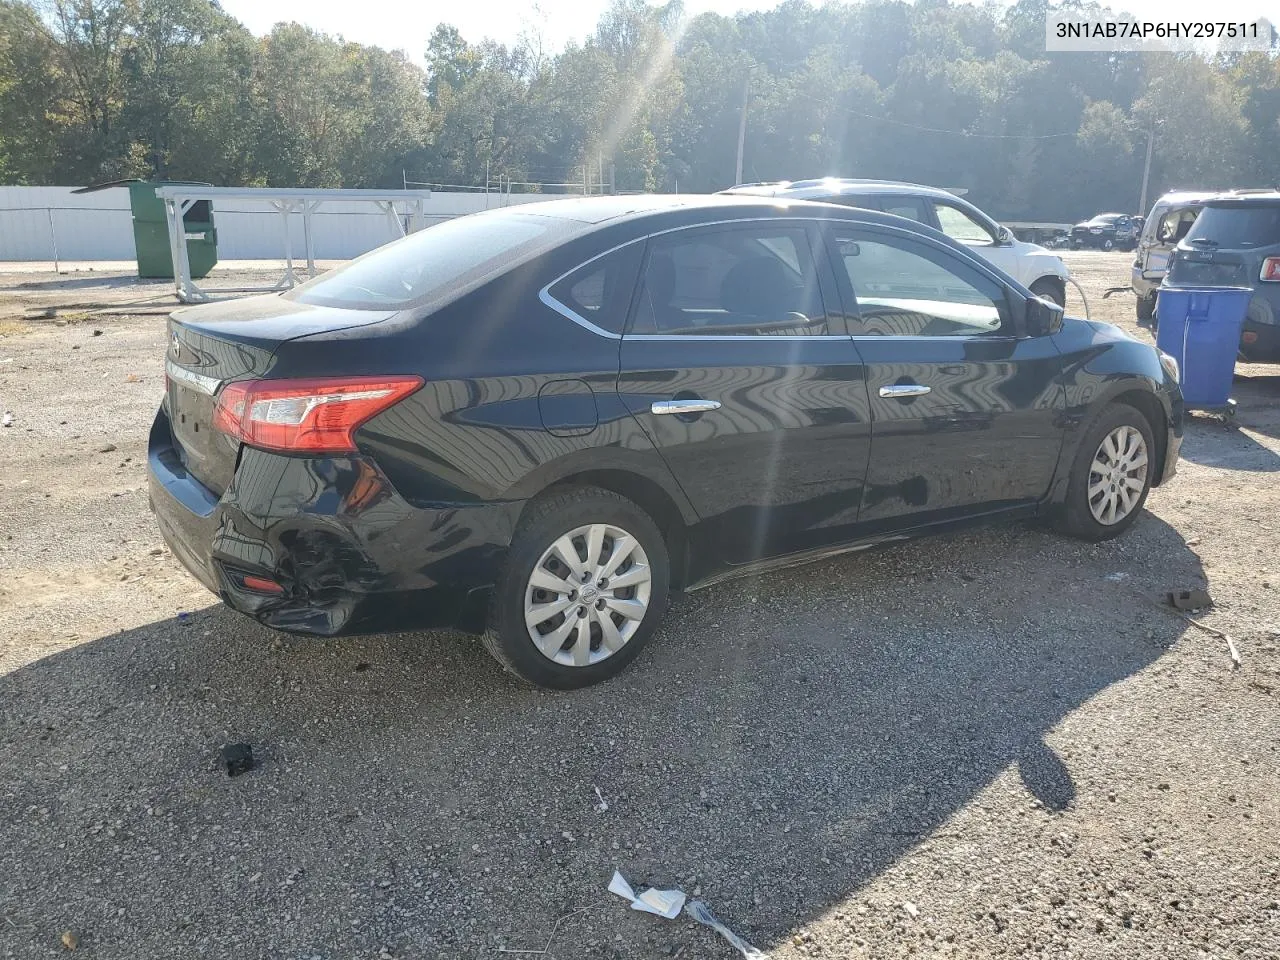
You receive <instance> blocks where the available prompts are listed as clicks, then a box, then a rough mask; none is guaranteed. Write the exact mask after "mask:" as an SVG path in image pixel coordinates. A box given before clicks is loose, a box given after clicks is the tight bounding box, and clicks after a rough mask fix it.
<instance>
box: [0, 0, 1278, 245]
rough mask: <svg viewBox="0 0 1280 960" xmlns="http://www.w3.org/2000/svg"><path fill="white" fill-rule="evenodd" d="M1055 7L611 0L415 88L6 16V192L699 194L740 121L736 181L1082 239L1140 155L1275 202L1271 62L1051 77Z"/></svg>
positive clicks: (462, 53)
mask: <svg viewBox="0 0 1280 960" xmlns="http://www.w3.org/2000/svg"><path fill="white" fill-rule="evenodd" d="M1045 9H1046V0H1019V2H1017V3H1015V4H1014V5H1013V6H1011V7H1007V8H1003V9H1001V8H998V7H997V6H996V5H993V4H988V5H984V6H976V5H972V4H962V3H961V4H957V3H951V2H949V0H918V2H916V3H914V4H908V3H904V2H900V0H865V2H859V3H839V2H834V3H828V4H826V5H824V6H822V7H820V8H819V7H814V6H811V5H809V4H808V3H807V2H804V0H786V2H784V3H782V4H781V5H780V6H778V7H776V8H774V9H772V10H768V11H764V12H759V13H741V14H738V15H736V16H720V15H716V14H703V15H700V16H696V17H686V16H684V14H683V11H682V9H681V7H680V4H679V2H678V0H672V2H668V3H667V4H665V5H662V6H655V5H650V4H648V3H646V2H645V0H614V3H613V6H611V7H610V8H609V9H608V10H607V12H606V13H605V14H604V15H603V17H602V18H601V19H600V22H599V23H598V25H597V27H596V30H595V32H594V34H593V35H592V36H591V37H590V38H588V39H587V40H586V41H585V42H582V43H573V44H570V45H568V46H567V47H566V48H565V49H563V50H561V51H559V52H554V53H552V52H548V50H547V48H546V45H545V44H544V42H543V40H542V38H540V37H539V36H537V35H536V34H533V35H529V36H525V37H523V38H522V39H521V40H520V41H519V42H517V43H515V44H513V45H511V46H506V45H503V44H500V43H496V42H493V41H485V42H482V43H470V42H468V41H467V40H466V39H464V38H463V37H462V35H461V34H460V33H459V32H458V31H457V30H456V29H455V28H453V27H451V26H448V25H441V26H439V27H438V28H437V29H436V30H435V31H434V33H433V34H432V35H431V36H430V37H427V38H423V43H424V48H425V68H423V67H419V66H418V65H417V64H415V63H413V62H411V61H410V60H408V59H407V58H406V57H405V55H404V54H403V53H400V52H394V51H386V50H383V49H380V48H378V47H370V46H364V45H361V44H357V43H349V42H345V41H344V40H342V39H341V38H340V37H334V36H328V35H325V34H323V33H319V32H317V31H315V30H312V29H309V28H307V27H305V26H301V25H299V24H296V23H282V24H278V25H276V27H275V28H274V29H273V30H272V31H271V32H270V33H269V34H267V35H266V36H263V37H255V36H253V34H251V33H250V32H249V31H248V30H247V29H246V28H245V27H244V26H243V25H242V24H240V23H239V22H238V21H237V20H235V19H234V18H233V17H231V16H229V15H227V14H226V13H225V12H224V11H222V10H221V8H220V7H219V6H218V5H217V3H216V2H213V0H43V2H42V3H40V4H36V5H33V4H32V3H29V2H25V0H0V182H2V183H18V184H82V183H90V182H95V181H101V180H109V179H115V178H123V177H132V176H142V177H159V178H166V179H175V180H198V181H207V182H211V183H214V184H219V185H270V186H302V187H390V186H400V185H401V183H402V176H403V175H404V172H405V171H408V175H409V178H410V179H413V180H424V181H430V182H438V183H449V184H473V185H481V184H483V183H484V182H485V177H486V173H487V174H488V175H489V176H490V177H492V178H494V179H497V178H498V177H502V178H504V179H506V180H513V181H517V182H573V183H580V182H582V180H583V178H584V176H585V177H586V179H588V180H589V181H591V182H592V184H593V186H594V185H598V184H599V182H600V180H601V179H604V180H605V181H606V182H608V181H610V180H611V181H612V185H613V186H614V187H616V189H617V190H619V191H672V190H677V189H679V190H681V191H688V192H703V191H710V190H716V189H721V188H724V187H726V186H729V185H731V184H732V183H733V182H734V180H735V177H736V170H735V167H736V162H737V153H738V139H739V133H740V130H739V125H740V122H741V120H742V114H743V109H744V104H745V112H746V131H745V137H744V138H743V151H742V161H743V178H744V179H746V180H774V179H799V178H802V177H811V176H823V175H838V176H857V177H878V178H886V179H898V180H911V181H916V182H921V183H929V184H935V185H939V186H950V187H957V186H961V187H966V188H968V189H969V191H970V193H969V196H970V197H971V198H972V199H974V200H976V201H977V202H978V203H979V204H981V205H982V206H984V207H985V208H987V209H988V210H989V211H990V212H991V213H993V214H994V215H996V216H1000V217H1004V218H1010V219H1014V218H1021V219H1028V218H1035V219H1046V220H1048V219H1053V220H1064V219H1065V220H1073V219H1078V218H1079V217H1081V216H1083V215H1086V214H1090V213H1093V212H1096V211H1098V210H1103V209H1114V210H1120V211H1130V212H1132V211H1134V210H1136V208H1137V205H1138V192H1139V189H1140V181H1141V176H1142V169H1143V163H1144V159H1145V155H1146V150H1147V144H1148V139H1149V138H1150V139H1151V142H1152V148H1153V149H1152V167H1151V189H1150V191H1149V197H1154V196H1156V195H1158V194H1159V193H1160V192H1161V191H1163V190H1165V189H1171V188H1175V187H1187V188H1191V187H1227V186H1259V185H1274V184H1280V57H1278V56H1277V55H1276V53H1275V52H1274V51H1273V52H1272V53H1271V54H1262V53H1251V54H1233V55H1220V56H1217V57H1213V58H1207V57H1202V56H1195V55H1182V54H1168V53H1158V54H1157V53H1151V54H1145V53H1144V54H1107V53H1046V52H1045V50H1044V22H1045V21H1044V16H1045ZM1081 9H1087V10H1093V11H1095V12H1096V11H1098V10H1099V9H1100V8H1098V7H1097V6H1096V5H1093V4H1083V5H1081ZM409 42H411V41H410V40H409V38H406V43H409ZM584 168H585V171H584Z"/></svg>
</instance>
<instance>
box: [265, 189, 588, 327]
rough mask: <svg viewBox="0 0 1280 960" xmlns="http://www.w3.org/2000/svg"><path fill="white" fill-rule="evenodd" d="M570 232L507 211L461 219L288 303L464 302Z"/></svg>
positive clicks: (312, 285) (313, 284) (385, 305)
mask: <svg viewBox="0 0 1280 960" xmlns="http://www.w3.org/2000/svg"><path fill="white" fill-rule="evenodd" d="M573 231H574V224H573V222H572V221H567V220H559V219H553V218H551V217H538V216H529V215H527V214H526V215H521V214H516V213H506V212H505V211H504V212H502V213H483V214H474V215H472V216H467V217H458V218H457V219H454V220H446V221H445V222H444V223H441V224H438V225H436V226H434V227H428V228H426V229H425V230H419V231H418V232H417V233H413V234H410V235H409V236H407V237H405V238H404V239H402V240H397V241H395V242H394V243H389V244H387V245H386V246H384V247H379V248H378V249H376V250H374V251H372V252H370V253H366V254H365V255H364V256H362V257H360V258H359V259H356V260H352V261H351V262H350V263H348V264H346V265H345V266H342V267H339V268H338V269H336V270H333V271H331V272H329V273H326V274H324V275H323V276H320V277H316V278H315V279H314V280H309V281H307V282H306V283H304V284H302V285H301V286H300V287H297V288H296V289H294V290H293V291H291V292H290V293H287V294H285V296H286V297H287V298H288V299H291V300H298V301H301V302H302V303H314V304H319V305H321V306H328V307H355V308H367V309H370V310H388V309H391V310H399V309H404V308H406V307H411V306H418V305H420V304H424V303H427V302H430V301H436V300H442V299H444V298H446V297H450V296H454V295H457V294H460V293H462V292H464V291H465V290H467V289H469V288H471V287H474V286H476V285H477V284H479V283H480V282H482V281H484V280H486V279H488V278H489V277H492V276H494V275H496V274H497V273H500V272H502V271H504V270H506V269H508V268H509V267H511V266H513V265H515V264H516V263H518V262H519V261H521V260H523V259H524V258H526V257H528V256H531V255H533V254H536V253H540V252H542V251H544V250H546V249H549V248H550V247H552V246H554V245H555V244H556V243H557V242H559V241H560V240H561V239H563V238H564V237H566V236H568V235H569V234H571V233H572V232H573Z"/></svg>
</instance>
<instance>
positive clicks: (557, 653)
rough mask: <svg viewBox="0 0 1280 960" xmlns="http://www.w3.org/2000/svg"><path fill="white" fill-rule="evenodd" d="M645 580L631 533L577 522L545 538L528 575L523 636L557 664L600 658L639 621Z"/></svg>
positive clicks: (649, 579) (642, 558) (645, 606)
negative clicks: (544, 545)
mask: <svg viewBox="0 0 1280 960" xmlns="http://www.w3.org/2000/svg"><path fill="white" fill-rule="evenodd" d="M652 586H653V575H652V572H651V571H650V569H649V558H648V557H647V556H646V555H645V552H644V548H643V547H641V546H640V541H639V540H638V539H636V537H634V536H632V535H631V534H630V533H628V532H627V531H626V530H623V529H622V528H621V527H619V526H617V525H615V524H611V523H592V524H588V525H586V526H582V527H577V528H575V529H573V530H570V531H569V532H568V533H566V534H564V536H562V537H560V538H559V539H557V540H556V541H555V542H554V543H552V544H551V546H549V547H548V548H547V549H546V550H545V551H544V552H543V554H542V557H541V558H540V559H539V560H538V562H537V563H536V564H535V565H534V568H533V572H532V573H531V574H530V575H529V582H528V584H527V585H526V587H525V601H524V622H525V626H526V628H527V629H528V631H529V638H530V639H531V640H533V643H534V646H536V647H537V648H538V651H539V652H540V653H541V654H542V655H543V656H544V657H546V658H547V659H548V660H552V661H554V662H555V663H559V664H562V665H564V666H570V667H585V666H589V665H591V664H595V663H599V662H600V661H602V660H607V659H608V658H609V657H611V656H613V655H614V654H615V653H617V652H618V651H619V650H621V649H622V648H623V647H624V646H625V645H626V644H627V642H628V641H629V640H630V639H631V638H632V637H633V636H634V635H635V632H636V631H637V630H638V629H639V628H640V623H641V622H642V621H643V620H644V617H645V614H646V613H647V612H648V610H649V597H650V594H651V591H652Z"/></svg>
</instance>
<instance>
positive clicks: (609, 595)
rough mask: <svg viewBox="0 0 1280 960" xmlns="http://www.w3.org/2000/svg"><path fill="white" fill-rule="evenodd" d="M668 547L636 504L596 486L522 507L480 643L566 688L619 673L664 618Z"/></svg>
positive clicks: (518, 671)
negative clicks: (482, 640) (523, 515)
mask: <svg viewBox="0 0 1280 960" xmlns="http://www.w3.org/2000/svg"><path fill="white" fill-rule="evenodd" d="M670 578H671V564H670V560H669V557H668V554H667V548H666V544H665V543H664V542H663V539H662V535H661V533H660V532H659V531H658V528H657V525H656V524H654V522H653V520H652V519H651V518H650V517H649V515H648V514H646V513H645V512H644V511H643V510H641V509H640V508H639V507H638V506H636V505H635V504H634V503H632V502H631V501H630V500H627V499H626V498H625V497H622V496H620V495H618V494H616V493H613V492H612V491H609V490H602V489H600V488H598V487H576V488H573V489H566V490H563V491H560V492H557V493H553V494H551V495H550V496H547V497H544V498H543V499H540V500H537V501H535V502H534V503H532V504H530V506H529V508H528V510H527V512H526V515H525V517H524V518H523V519H522V520H521V522H520V526H519V528H518V529H517V531H516V535H515V538H514V539H513V541H512V544H511V549H510V551H509V552H508V554H507V563H506V567H505V569H504V571H503V574H502V577H501V578H500V580H499V583H498V586H497V589H496V591H495V593H494V598H493V603H492V605H491V608H490V614H489V627H488V630H487V631H486V632H485V636H484V644H485V648H486V649H487V650H488V651H489V652H490V653H491V654H492V655H493V656H494V657H495V658H496V659H497V660H498V662H499V663H501V664H502V665H503V666H504V667H506V668H507V669H508V670H510V671H511V672H512V673H514V674H515V675H516V676H518V677H520V678H521V679H523V680H526V681H528V682H529V683H533V684H536V685H538V686H541V687H551V688H554V689H558V690H569V689H574V688H577V687H585V686H588V685H590V684H593V683H598V682H600V681H601V680H605V679H608V678H609V677H612V676H614V675H615V674H617V673H619V672H621V671H622V669H623V668H624V667H626V666H627V664H629V663H630V662H631V661H632V660H634V659H635V657H636V655H637V654H639V652H640V649H641V647H643V646H644V644H645V642H646V641H647V640H648V639H649V637H650V636H651V635H652V633H653V631H654V629H655V628H656V627H657V624H658V621H659V620H661V619H662V614H663V611H664V610H665V609H666V605H667V595H668V591H669V588H670Z"/></svg>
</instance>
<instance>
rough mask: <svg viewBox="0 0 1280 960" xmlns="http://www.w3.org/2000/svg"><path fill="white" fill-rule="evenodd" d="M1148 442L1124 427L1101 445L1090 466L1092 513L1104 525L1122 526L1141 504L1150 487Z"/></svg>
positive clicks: (1138, 433)
mask: <svg viewBox="0 0 1280 960" xmlns="http://www.w3.org/2000/svg"><path fill="white" fill-rule="evenodd" d="M1147 474H1148V465H1147V441H1146V440H1144V439H1143V437H1142V432H1141V431H1140V430H1138V429H1137V428H1136V427H1131V426H1129V425H1128V424H1122V425H1121V426H1118V427H1116V428H1115V429H1114V430H1112V431H1111V432H1110V433H1108V434H1107V435H1106V436H1105V437H1103V438H1102V443H1100V444H1099V445H1098V450H1097V452H1096V453H1095V454H1094V455H1093V463H1092V464H1091V465H1090V467H1089V512H1090V513H1092V514H1093V519H1095V520H1097V521H1098V522H1099V523H1100V524H1102V525H1103V526H1108V527H1109V526H1111V525H1113V524H1116V523H1119V522H1120V521H1121V520H1123V519H1124V518H1125V517H1127V516H1128V515H1129V514H1130V513H1132V512H1133V510H1134V508H1135V507H1136V506H1137V505H1138V502H1139V501H1140V500H1141V499H1142V492H1143V491H1144V490H1145V489H1146V487H1147Z"/></svg>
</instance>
